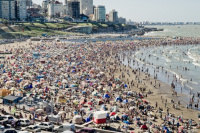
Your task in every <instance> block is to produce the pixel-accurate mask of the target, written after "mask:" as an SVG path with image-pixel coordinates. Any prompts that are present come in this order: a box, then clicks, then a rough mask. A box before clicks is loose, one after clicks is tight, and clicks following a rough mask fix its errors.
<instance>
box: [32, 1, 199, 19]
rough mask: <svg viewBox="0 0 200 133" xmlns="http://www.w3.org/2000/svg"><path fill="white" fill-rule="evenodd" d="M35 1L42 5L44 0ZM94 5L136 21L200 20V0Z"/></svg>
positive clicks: (98, 2)
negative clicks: (199, 13) (113, 10)
mask: <svg viewBox="0 0 200 133" xmlns="http://www.w3.org/2000/svg"><path fill="white" fill-rule="evenodd" d="M60 1H61V2H64V0H60ZM33 2H34V3H36V4H40V5H41V3H42V0H33ZM94 5H105V7H106V13H107V14H108V13H109V12H110V11H111V10H112V9H115V10H116V11H118V16H119V17H120V16H121V17H125V18H126V19H127V20H128V19H131V20H132V21H135V22H142V21H150V22H200V16H199V15H197V14H198V12H200V9H199V7H198V6H199V5H200V1H199V0H192V2H191V1H188V0H176V1H174V0H162V1H160V0H150V1H149V0H124V1H122V0H94ZM134 5H135V6H134ZM122 7H123V8H122ZM125 7H126V8H125Z"/></svg>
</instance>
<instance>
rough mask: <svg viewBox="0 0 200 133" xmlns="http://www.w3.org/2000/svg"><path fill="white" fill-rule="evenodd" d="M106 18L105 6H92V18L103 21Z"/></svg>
mask: <svg viewBox="0 0 200 133" xmlns="http://www.w3.org/2000/svg"><path fill="white" fill-rule="evenodd" d="M105 19H106V8H105V6H97V7H95V8H94V20H95V21H100V22H105Z"/></svg>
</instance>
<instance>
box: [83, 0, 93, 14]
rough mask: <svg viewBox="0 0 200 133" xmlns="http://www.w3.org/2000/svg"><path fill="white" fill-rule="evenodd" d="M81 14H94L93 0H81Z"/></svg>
mask: <svg viewBox="0 0 200 133" xmlns="http://www.w3.org/2000/svg"><path fill="white" fill-rule="evenodd" d="M80 14H84V15H87V16H89V15H90V14H93V0H80Z"/></svg>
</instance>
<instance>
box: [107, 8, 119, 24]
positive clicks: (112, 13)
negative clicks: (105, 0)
mask: <svg viewBox="0 0 200 133" xmlns="http://www.w3.org/2000/svg"><path fill="white" fill-rule="evenodd" d="M109 21H110V22H118V12H117V11H115V10H114V9H113V10H112V11H110V13H109Z"/></svg>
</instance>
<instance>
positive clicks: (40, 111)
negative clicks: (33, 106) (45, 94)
mask: <svg viewBox="0 0 200 133" xmlns="http://www.w3.org/2000/svg"><path fill="white" fill-rule="evenodd" d="M35 112H37V113H42V112H44V109H37V110H36V111H35Z"/></svg>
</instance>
